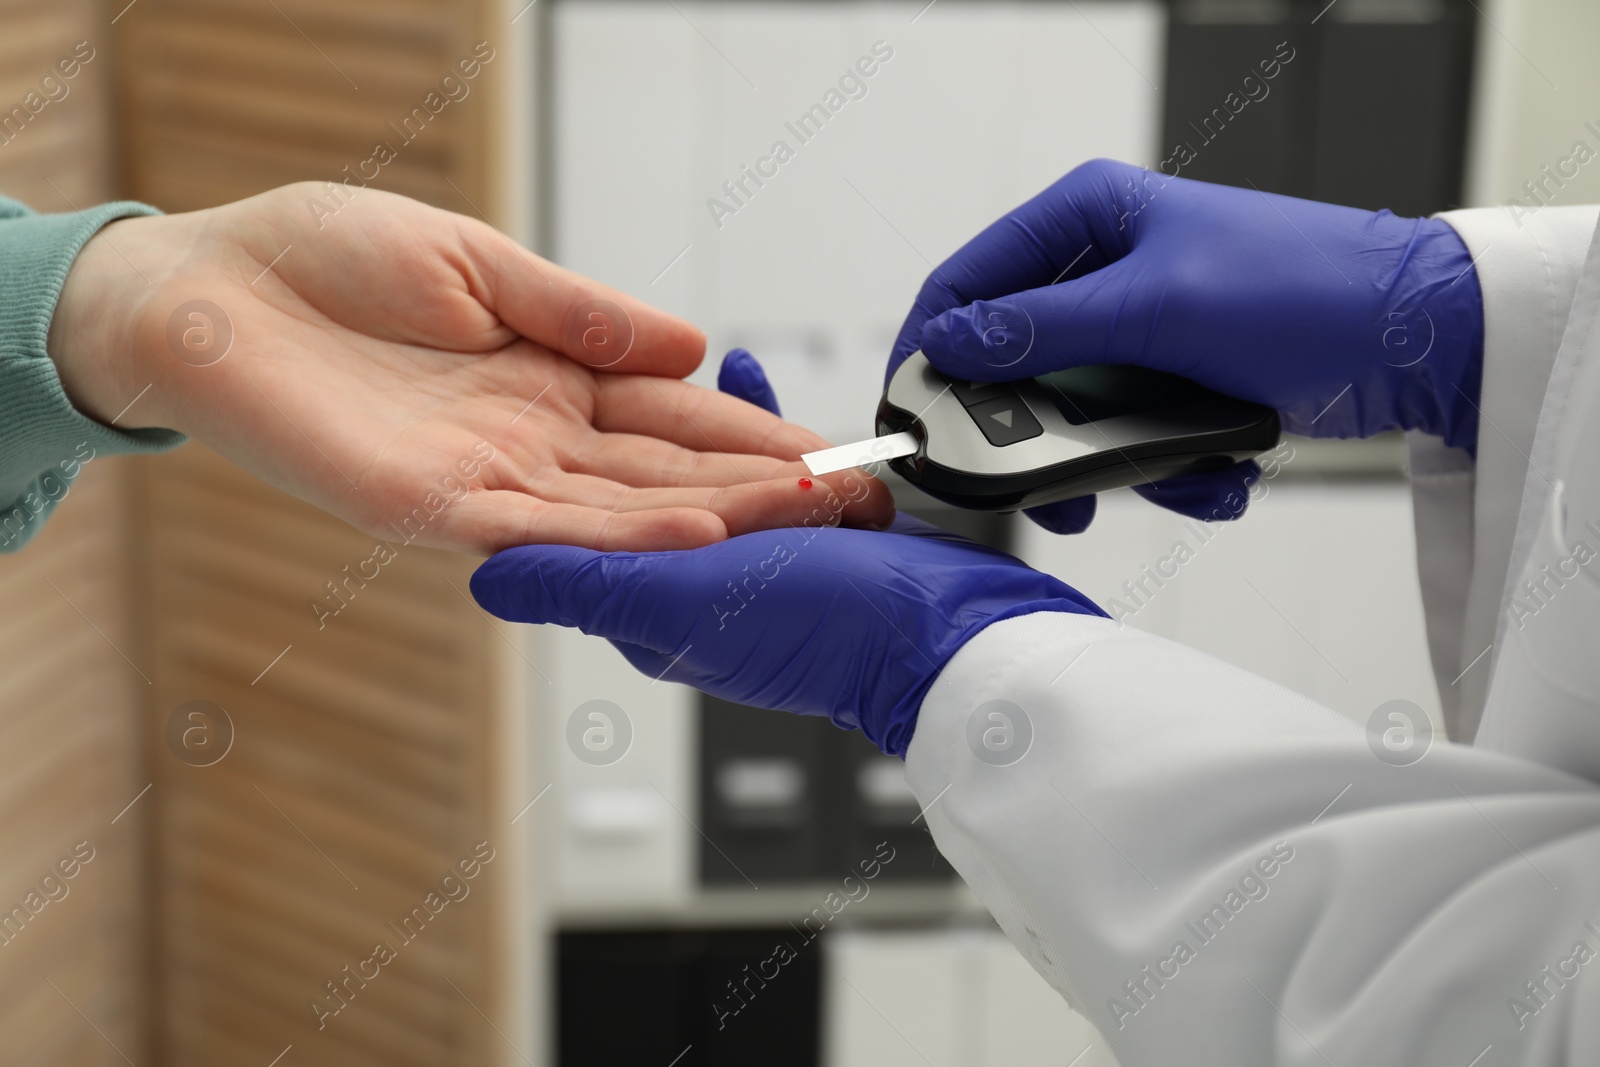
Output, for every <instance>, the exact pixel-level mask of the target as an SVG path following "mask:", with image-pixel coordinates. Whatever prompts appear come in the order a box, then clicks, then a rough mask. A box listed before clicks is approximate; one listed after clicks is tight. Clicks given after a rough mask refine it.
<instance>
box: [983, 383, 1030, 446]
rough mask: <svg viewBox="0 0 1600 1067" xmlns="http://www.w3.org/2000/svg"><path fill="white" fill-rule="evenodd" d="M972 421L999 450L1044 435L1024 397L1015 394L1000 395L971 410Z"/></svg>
mask: <svg viewBox="0 0 1600 1067" xmlns="http://www.w3.org/2000/svg"><path fill="white" fill-rule="evenodd" d="M967 414H968V415H971V416H972V421H973V422H975V423H977V425H978V429H979V430H981V431H982V432H983V436H984V438H985V439H986V440H987V441H988V442H989V443H990V444H991V445H994V446H995V447H996V448H1004V447H1005V446H1006V445H1014V444H1016V443H1017V442H1018V441H1026V440H1028V439H1029V438H1031V437H1038V436H1039V435H1040V434H1042V433H1044V427H1043V426H1040V425H1039V420H1038V419H1036V418H1034V415H1033V412H1031V411H1029V410H1028V405H1027V404H1025V403H1023V401H1022V398H1021V397H1019V396H1017V395H1016V393H1015V392H1013V393H1012V394H1011V395H1010V396H997V397H994V398H993V399H990V400H985V401H983V402H982V403H981V404H974V405H972V406H971V407H969V408H968V409H967Z"/></svg>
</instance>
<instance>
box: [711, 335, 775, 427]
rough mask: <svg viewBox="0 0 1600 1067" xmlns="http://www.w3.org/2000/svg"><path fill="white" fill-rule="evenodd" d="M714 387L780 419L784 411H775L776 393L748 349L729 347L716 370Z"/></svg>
mask: <svg viewBox="0 0 1600 1067" xmlns="http://www.w3.org/2000/svg"><path fill="white" fill-rule="evenodd" d="M717 389H718V390H720V391H721V392H724V393H727V394H728V395H729V396H736V397H738V398H739V399H740V400H743V401H746V402H747V403H751V404H754V405H755V406H756V407H758V408H763V409H765V410H767V411H770V412H772V414H774V415H776V416H778V417H779V418H780V419H781V418H783V412H782V411H780V410H778V394H777V393H775V392H773V390H772V383H771V382H769V381H768V380H767V372H766V370H765V368H763V367H762V366H761V363H760V361H759V360H757V359H756V357H755V356H752V355H751V354H750V350H749V349H748V348H734V349H730V350H729V351H728V354H727V355H726V356H723V357H722V366H721V368H719V369H718V371H717Z"/></svg>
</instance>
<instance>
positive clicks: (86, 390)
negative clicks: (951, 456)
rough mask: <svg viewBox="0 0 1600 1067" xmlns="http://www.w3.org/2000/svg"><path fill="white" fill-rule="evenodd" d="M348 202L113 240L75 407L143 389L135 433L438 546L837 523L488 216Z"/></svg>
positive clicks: (198, 219)
mask: <svg viewBox="0 0 1600 1067" xmlns="http://www.w3.org/2000/svg"><path fill="white" fill-rule="evenodd" d="M346 195H347V198H339V197H337V196H333V195H330V194H329V193H328V192H327V190H326V188H325V187H319V186H315V185H309V184H304V185H294V186H286V187H284V188H281V189H277V190H274V191H272V192H270V193H266V194H263V195H261V196H258V197H254V198H252V199H249V200H245V201H240V202H239V203H236V204H229V205H226V206H224V207H220V208H215V209H211V210H208V211H202V212H195V213H191V214H187V215H174V216H168V217H162V218H136V219H126V220H123V221H121V222H117V223H114V224H113V225H112V226H110V227H108V228H107V229H106V230H105V231H103V232H102V233H101V235H100V236H99V237H97V238H96V239H95V240H94V241H92V242H91V243H90V244H89V245H88V246H87V247H86V248H85V250H84V252H83V253H82V254H81V255H80V256H79V259H78V261H77V263H76V264H75V265H74V267H73V270H72V273H71V274H70V275H69V278H68V283H67V287H66V289H65V290H64V292H63V295H62V303H61V307H60V309H59V310H58V313H57V321H56V323H55V325H54V327H53V328H52V334H51V347H52V353H53V354H54V353H56V352H57V350H58V349H59V350H60V351H61V352H62V353H63V354H64V355H65V358H64V359H62V358H60V357H58V362H61V363H62V364H63V366H62V378H63V382H64V384H65V385H66V387H67V390H68V393H69V395H71V396H72V398H73V400H74V401H75V402H76V403H77V404H78V405H79V406H80V407H81V408H84V409H85V410H86V411H87V412H88V413H90V414H92V415H95V416H97V417H101V418H102V419H104V420H106V421H109V420H110V419H111V418H112V417H113V416H114V415H115V414H116V413H117V412H118V411H119V410H120V409H121V408H123V407H124V406H125V405H126V404H127V403H128V401H129V400H130V399H132V398H133V397H134V396H135V395H136V394H138V393H139V392H140V390H142V389H144V388H145V386H146V385H149V391H148V392H147V393H146V394H145V395H144V396H142V397H141V399H140V400H139V401H138V403H136V404H134V405H133V407H132V408H130V409H128V411H127V412H126V414H124V415H123V416H122V417H121V418H120V419H119V420H118V423H117V424H118V425H119V426H123V427H137V426H167V427H171V428H173V429H177V430H181V431H183V432H185V433H187V434H190V435H191V436H193V437H195V438H196V439H198V440H201V441H203V442H205V443H206V444H207V445H209V446H210V447H212V448H214V449H215V450H216V451H218V452H219V453H221V454H222V455H224V456H226V457H227V458H229V459H231V460H233V461H234V462H236V463H238V464H239V465H240V466H242V467H244V468H246V469H248V470H250V471H251V472H253V473H254V474H256V475H258V476H259V477H261V478H263V479H265V480H266V481H268V482H270V483H272V484H274V485H276V486H278V487H280V488H282V489H284V490H286V491H288V492H290V493H293V494H294V495H296V496H299V497H302V498H303V499H306V500H308V501H310V502H312V503H314V504H316V505H318V506H319V507H322V508H324V509H326V510H327V511H329V512H332V513H333V514H335V515H338V516H340V517H341V518H344V519H346V520H347V521H349V522H351V523H352V524H354V525H355V526H357V527H359V528H361V529H363V530H366V531H368V532H370V533H373V534H376V535H378V536H382V537H394V536H397V535H398V536H404V537H406V538H407V539H411V538H412V537H415V538H416V539H418V540H420V541H422V542H423V543H429V544H434V545H439V546H444V547H451V548H461V549H472V550H477V551H494V550H497V549H500V548H504V547H506V546H510V545H516V544H531V543H550V542H560V543H568V544H575V545H583V546H587V547H592V548H597V549H602V550H615V549H632V550H652V549H670V548H687V547H693V546H696V545H703V544H708V543H711V542H714V541H719V540H722V539H723V538H725V537H729V536H734V535H737V534H740V533H745V532H748V531H751V530H755V529H762V528H767V527H774V526H784V525H794V524H798V523H799V522H801V521H802V520H803V519H805V518H806V517H807V516H810V515H812V514H813V513H814V512H815V511H816V509H818V508H819V507H820V506H822V505H823V501H824V498H825V497H827V496H828V495H829V494H827V492H826V488H827V487H825V486H818V487H816V489H813V490H807V489H805V488H802V484H801V483H800V481H799V479H798V477H797V476H798V475H803V474H804V473H805V470H804V467H803V465H801V464H799V463H798V462H796V461H797V460H798V457H799V454H800V453H801V452H804V451H809V450H811V449H814V448H820V447H824V446H825V444H826V442H825V441H823V440H822V439H821V438H820V437H818V436H817V435H815V434H813V433H810V432H809V431H807V430H804V429H802V428H800V427H797V426H794V425H792V424H789V423H786V422H784V421H782V420H781V419H778V418H776V417H775V416H772V415H770V414H768V413H767V412H765V411H762V410H761V409H760V408H757V407H755V406H754V405H751V404H747V403H745V402H744V401H741V400H736V399H733V398H731V397H727V396H723V395H722V394H719V393H716V392H712V391H710V390H706V389H701V388H699V387H696V386H692V385H689V384H687V383H685V382H683V381H681V380H679V379H680V378H681V377H682V376H683V375H685V374H688V373H689V372H690V371H692V370H693V369H694V368H695V367H696V366H697V365H698V364H699V362H700V360H701V358H702V357H703V355H704V349H705V339H704V337H703V336H702V335H701V334H700V332H699V331H698V330H696V329H695V328H694V327H692V326H690V325H689V324H687V323H685V322H683V321H681V320H679V319H676V318H674V317H672V316H670V315H667V314H666V313H664V312H661V311H657V310H655V309H653V308H650V307H648V306H647V305H645V304H643V303H641V302H639V301H637V300H634V299H632V298H631V297H628V296H626V295H624V294H622V293H619V292H616V291H613V290H610V289H608V288H606V287H604V286H601V285H599V284H597V283H595V282H592V281H590V280H588V279H585V278H582V277H579V276H577V275H574V274H571V273H570V272H568V271H565V270H563V269H561V268H559V267H556V266H554V265H553V264H550V263H548V262H546V261H544V260H541V259H539V258H538V257H536V256H534V255H533V254H531V253H529V252H528V251H526V250H524V249H522V248H520V247H519V246H517V245H516V244H514V243H513V242H512V241H510V240H509V239H508V238H506V237H505V236H503V235H501V234H500V233H498V232H496V231H495V230H493V229H492V228H490V227H489V226H487V225H484V224H482V223H479V222H476V221H474V220H472V219H469V218H466V217H464V216H460V215H455V214H451V213H449V212H445V211H441V210H438V209H435V208H431V207H427V206H425V205H423V204H420V203H418V202H416V201H413V200H408V199H406V198H404V197H399V196H394V195H391V194H386V193H382V192H377V191H373V190H364V191H361V192H359V193H358V194H355V195H353V196H350V195H349V194H346ZM313 199H315V200H317V201H318V202H320V203H321V204H322V208H320V209H318V210H313V209H312V207H311V201H312V200H313ZM331 207H336V208H337V211H336V212H333V213H330V212H329V210H328V209H329V208H331ZM107 294H111V295H109V296H108V295H107ZM129 308H131V309H133V310H132V312H131V313H129V311H128V309H129ZM130 352H131V353H132V356H131V357H130V356H129V355H128V353H130ZM847 477H848V478H853V479H854V480H853V481H852V482H851V483H850V486H849V488H850V492H848V493H844V494H843V496H842V497H837V496H836V497H834V498H833V499H834V500H835V501H836V503H837V507H835V508H834V509H832V511H831V512H829V514H830V517H832V518H837V519H838V520H839V521H843V522H845V523H848V524H852V525H872V526H879V525H884V524H886V523H887V522H888V521H889V519H890V518H891V517H892V511H893V507H892V504H891V502H890V500H889V497H888V494H887V491H886V490H885V489H884V488H883V487H882V486H881V485H880V484H879V483H876V482H874V481H871V480H870V479H862V478H860V476H834V477H833V478H832V479H831V481H832V482H833V483H835V485H836V486H838V487H839V488H840V490H841V493H843V490H844V489H845V478H847ZM826 510H827V509H825V511H826Z"/></svg>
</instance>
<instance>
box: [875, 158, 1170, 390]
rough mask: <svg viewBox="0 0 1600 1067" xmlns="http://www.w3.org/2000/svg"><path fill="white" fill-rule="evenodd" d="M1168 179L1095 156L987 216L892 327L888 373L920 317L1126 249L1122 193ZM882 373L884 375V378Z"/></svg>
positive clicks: (909, 346)
mask: <svg viewBox="0 0 1600 1067" xmlns="http://www.w3.org/2000/svg"><path fill="white" fill-rule="evenodd" d="M1170 180H1171V179H1169V178H1165V177H1163V176H1161V175H1157V174H1154V173H1153V172H1151V171H1147V170H1145V169H1144V168H1142V167H1135V166H1132V165H1130V164H1126V163H1118V162H1116V161H1114V160H1109V159H1096V160H1091V161H1090V162H1088V163H1084V164H1082V165H1081V166H1078V167H1075V168H1073V169H1072V170H1071V171H1069V172H1068V173H1067V174H1066V175H1065V176H1064V177H1062V178H1060V179H1058V180H1057V181H1055V182H1054V183H1053V184H1052V185H1050V187H1049V188H1047V189H1045V190H1044V191H1043V192H1041V193H1039V194H1038V195H1036V196H1034V197H1033V198H1032V199H1031V200H1028V201H1026V202H1025V203H1023V204H1021V205H1019V206H1018V207H1016V208H1014V209H1013V210H1011V211H1010V212H1008V213H1006V215H1004V216H1003V217H1001V218H1000V219H997V220H996V221H995V222H993V223H990V224H989V225H988V226H987V227H985V228H984V229H983V230H982V231H981V232H979V234H978V235H977V236H976V237H974V238H972V240H970V241H968V242H967V243H966V244H964V245H962V246H961V247H960V248H958V249H957V250H956V251H955V252H954V253H953V254H952V255H951V256H950V257H949V258H948V259H946V260H945V261H944V262H943V263H941V264H939V266H937V267H935V268H934V270H933V273H932V274H929V275H928V278H927V280H926V281H924V282H923V283H922V289H921V291H919V292H918V293H917V299H916V301H915V302H914V303H913V304H912V306H911V312H910V314H909V315H907V316H906V320H905V323H904V324H903V325H902V326H901V327H900V335H899V337H898V339H897V340H896V341H895V346H894V351H893V352H892V353H891V354H890V357H889V376H891V377H892V376H893V375H894V372H895V371H896V370H897V369H898V368H899V366H900V364H901V363H903V362H904V361H905V360H906V358H907V357H908V356H910V355H911V353H913V352H915V351H917V350H918V349H919V348H921V347H922V329H923V327H924V326H925V325H926V324H927V322H928V320H930V319H933V318H937V317H938V316H939V315H942V314H943V313H944V312H946V311H950V310H952V309H954V308H959V307H966V306H967V305H969V304H971V303H973V302H975V301H978V300H995V299H998V298H1000V297H1004V296H1010V295H1012V294H1013V293H1019V292H1025V291H1027V290H1030V289H1039V288H1042V287H1044V286H1048V285H1053V284H1055V283H1056V282H1061V281H1070V280H1071V279H1074V278H1081V277H1083V276H1084V275H1085V274H1089V273H1090V272H1092V271H1096V270H1099V269H1100V268H1101V267H1104V266H1106V265H1108V264H1110V263H1112V262H1114V261H1115V260H1117V259H1120V258H1122V256H1124V255H1126V254H1127V252H1128V250H1129V248H1130V241H1131V237H1130V235H1129V233H1128V231H1127V227H1126V226H1125V225H1124V222H1125V219H1126V218H1127V217H1128V211H1127V210H1126V208H1127V205H1128V203H1129V202H1130V197H1132V198H1134V199H1135V200H1137V198H1138V197H1139V196H1141V195H1142V196H1143V197H1144V198H1146V199H1148V197H1149V195H1150V193H1149V192H1148V191H1143V192H1141V190H1144V187H1145V186H1146V185H1147V184H1148V183H1150V182H1161V183H1165V182H1167V181H1170ZM886 380H887V379H886Z"/></svg>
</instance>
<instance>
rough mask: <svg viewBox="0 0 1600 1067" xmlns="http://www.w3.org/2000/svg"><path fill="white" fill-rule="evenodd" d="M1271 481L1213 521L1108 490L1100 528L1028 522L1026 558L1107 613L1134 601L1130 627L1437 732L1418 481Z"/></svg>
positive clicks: (1361, 714) (1352, 708) (1357, 709)
mask: <svg viewBox="0 0 1600 1067" xmlns="http://www.w3.org/2000/svg"><path fill="white" fill-rule="evenodd" d="M1294 462H1295V461H1294V460H1290V462H1289V464H1288V465H1287V467H1285V468H1284V470H1285V471H1286V472H1287V471H1290V470H1292V469H1293V465H1294ZM1265 484H1266V485H1267V487H1268V488H1267V491H1266V492H1265V495H1263V496H1261V497H1260V499H1258V500H1257V501H1256V502H1255V503H1254V504H1252V505H1251V506H1250V508H1249V509H1248V510H1247V511H1246V512H1245V514H1244V516H1243V517H1242V518H1241V519H1239V520H1237V521H1235V522H1222V523H1209V524H1207V523H1199V522H1193V521H1190V520H1187V519H1184V518H1183V517H1181V516H1179V515H1175V514H1173V513H1172V512H1170V511H1165V510H1163V509H1161V508H1158V507H1154V506H1152V505H1150V504H1148V503H1146V502H1145V501H1144V500H1143V499H1141V498H1140V497H1138V496H1136V495H1135V494H1134V493H1132V492H1131V491H1128V490H1122V491H1119V492H1115V493H1102V494H1101V496H1100V500H1099V504H1098V514H1097V515H1096V517H1095V521H1094V523H1093V525H1092V526H1090V528H1089V529H1088V530H1087V531H1085V532H1084V533H1082V534H1079V535H1077V536H1074V537H1057V536H1056V535H1054V534H1050V533H1046V532H1044V531H1043V530H1040V529H1039V528H1038V527H1036V526H1034V525H1033V524H1032V523H1030V522H1023V523H1022V524H1021V526H1020V527H1019V529H1020V531H1021V543H1020V545H1019V549H1018V554H1019V555H1021V556H1022V557H1023V558H1024V559H1026V560H1027V561H1028V562H1029V563H1031V564H1033V565H1034V566H1036V567H1039V568H1040V569H1042V570H1047V571H1049V572H1051V573H1052V574H1054V575H1056V576H1057V577H1058V578H1060V579H1061V580H1062V581H1064V582H1066V583H1068V584H1069V585H1072V586H1073V587H1075V588H1077V589H1079V590H1081V591H1083V592H1084V593H1086V594H1087V595H1088V596H1089V597H1090V598H1091V599H1093V600H1094V601H1095V602H1096V603H1098V604H1100V605H1102V606H1103V607H1105V608H1106V609H1107V610H1108V611H1110V610H1113V608H1114V606H1115V602H1118V601H1120V602H1121V604H1123V605H1126V606H1127V607H1128V608H1130V609H1133V610H1134V614H1132V615H1131V616H1128V617H1126V620H1125V621H1127V623H1128V624H1129V625H1131V626H1137V627H1139V628H1140V629H1144V630H1149V631H1151V632H1153V633H1157V634H1160V635H1162V636H1163V637H1170V638H1172V639H1173V640H1176V641H1181V642H1182V643H1184V644H1186V645H1190V646H1192V647H1194V648H1198V649H1201V650H1202V651H1205V652H1209V653H1211V654H1212V655H1214V656H1218V657H1220V658H1222V659H1225V660H1228V661H1229V662H1231V663H1234V664H1237V665H1238V666H1240V667H1244V668H1245V669H1246V670H1250V671H1254V672H1255V673H1257V674H1260V675H1263V676H1265V677H1267V678H1271V679H1272V680H1273V681H1276V682H1278V683H1280V684H1282V685H1286V686H1288V687H1289V688H1291V689H1294V690H1297V691H1298V692H1301V693H1304V694H1306V695H1307V696H1310V697H1312V698H1314V699H1316V700H1319V701H1321V702H1322V703H1324V704H1327V705H1328V706H1329V707H1332V708H1334V709H1335V710H1337V711H1340V712H1342V713H1344V714H1345V715H1348V716H1349V717H1350V718H1352V719H1355V720H1356V721H1358V722H1362V723H1365V722H1366V720H1367V716H1368V715H1369V714H1371V712H1372V711H1373V710H1374V709H1375V708H1377V707H1378V705H1380V704H1382V703H1384V702H1385V701H1388V700H1394V699H1404V700H1410V701H1412V702H1413V703H1415V704H1417V705H1418V706H1420V707H1421V708H1423V709H1424V710H1425V711H1426V712H1427V713H1428V714H1429V716H1430V717H1432V718H1433V720H1434V723H1435V725H1436V726H1441V728H1442V721H1441V719H1440V715H1439V696H1438V690H1437V689H1436V688H1435V685H1434V679H1433V672H1432V668H1431V666H1430V664H1429V661H1428V648H1427V638H1426V634H1425V630H1424V626H1423V615H1422V597H1421V594H1420V592H1419V591H1418V587H1417V568H1416V549H1415V534H1414V533H1413V530H1412V517H1411V491H1410V488H1409V487H1408V486H1407V484H1406V483H1405V482H1404V481H1403V480H1401V479H1400V478H1398V477H1395V478H1390V479H1363V480H1347V481H1339V480H1334V481H1321V480H1313V479H1310V478H1299V479H1294V478H1291V477H1290V476H1289V474H1287V473H1285V474H1284V475H1283V476H1281V477H1280V478H1277V479H1274V480H1272V481H1269V482H1267V483H1265ZM1180 543H1181V544H1183V545H1186V546H1187V547H1188V549H1189V553H1190V555H1189V558H1188V559H1187V561H1186V562H1182V563H1178V562H1176V561H1175V560H1176V557H1177V556H1179V555H1181V554H1182V553H1180V552H1178V551H1177V546H1178V545H1179V544H1180ZM1163 561H1169V562H1165V563H1164V562H1163ZM1163 573H1165V574H1169V575H1171V576H1170V577H1163ZM1130 585H1131V586H1132V591H1131V592H1130V588H1129V587H1130ZM1114 613H1115V612H1114ZM1447 681H1448V679H1447Z"/></svg>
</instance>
